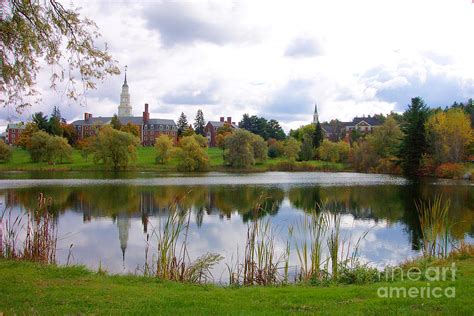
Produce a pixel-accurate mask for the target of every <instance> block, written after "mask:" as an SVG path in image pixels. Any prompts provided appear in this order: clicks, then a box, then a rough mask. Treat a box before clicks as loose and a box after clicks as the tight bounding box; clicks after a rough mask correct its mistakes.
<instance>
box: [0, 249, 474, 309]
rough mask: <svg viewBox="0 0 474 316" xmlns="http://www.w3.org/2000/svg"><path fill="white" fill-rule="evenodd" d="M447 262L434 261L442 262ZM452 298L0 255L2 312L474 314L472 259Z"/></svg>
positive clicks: (463, 264) (461, 270) (464, 263)
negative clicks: (197, 281)
mask: <svg viewBox="0 0 474 316" xmlns="http://www.w3.org/2000/svg"><path fill="white" fill-rule="evenodd" d="M448 264H449V262H447V261H445V262H441V263H438V265H442V266H447V265H448ZM456 266H457V268H458V272H457V279H456V280H455V281H451V279H450V280H449V281H436V282H430V286H431V287H436V286H441V287H452V286H454V287H455V289H456V297H455V298H445V297H443V298H424V299H422V298H379V297H378V296H377V289H378V288H379V287H383V286H392V287H418V288H419V287H426V286H427V281H416V282H415V281H404V282H401V281H397V282H391V283H382V282H380V283H374V284H369V285H344V286H342V285H333V286H328V287H310V286H296V285H293V286H282V287H242V288H228V287H217V286H213V285H207V286H203V285H201V286H200V285H189V284H179V283H173V282H160V281H158V280H156V279H151V278H145V277H136V276H107V275H101V274H97V273H92V272H89V271H87V270H86V269H84V268H81V267H62V268H58V267H55V266H43V265H39V264H34V263H29V262H16V261H7V260H0V293H1V295H0V314H1V313H5V314H36V313H39V314H66V313H67V314H83V313H85V314H118V313H125V314H172V313H173V314H191V313H192V314H240V313H252V314H256V313H259V314H288V313H296V312H304V313H310V314H314V313H323V314H351V315H353V314H374V315H380V314H382V313H384V314H401V315H405V314H421V313H423V314H445V315H461V314H463V315H464V314H465V315H467V314H469V315H472V314H473V313H474V307H473V305H472V301H473V293H474V258H469V259H464V260H459V259H457V260H456Z"/></svg>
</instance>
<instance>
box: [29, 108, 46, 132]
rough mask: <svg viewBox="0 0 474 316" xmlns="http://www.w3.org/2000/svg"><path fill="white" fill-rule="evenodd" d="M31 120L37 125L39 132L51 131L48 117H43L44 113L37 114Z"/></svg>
mask: <svg viewBox="0 0 474 316" xmlns="http://www.w3.org/2000/svg"><path fill="white" fill-rule="evenodd" d="M31 118H32V121H33V123H35V124H36V126H37V127H38V129H39V130H41V131H44V132H48V131H49V126H48V117H47V116H46V115H43V112H36V113H35V114H33V116H32V117H31Z"/></svg>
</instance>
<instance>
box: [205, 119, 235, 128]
mask: <svg viewBox="0 0 474 316" xmlns="http://www.w3.org/2000/svg"><path fill="white" fill-rule="evenodd" d="M207 123H208V124H211V125H212V126H214V127H218V128H219V127H222V126H224V124H226V123H227V122H221V121H209V122H207ZM227 124H229V123H227ZM230 126H231V127H233V128H239V127H238V126H237V125H236V124H230Z"/></svg>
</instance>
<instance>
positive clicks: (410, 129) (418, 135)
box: [399, 97, 429, 176]
mask: <svg viewBox="0 0 474 316" xmlns="http://www.w3.org/2000/svg"><path fill="white" fill-rule="evenodd" d="M428 114H429V110H428V108H427V106H426V105H425V103H424V101H423V99H421V98H420V97H416V98H413V99H411V104H410V105H409V106H408V109H407V110H406V111H405V113H403V124H402V126H401V129H402V132H403V133H404V137H403V139H402V143H401V147H400V152H399V157H400V159H401V160H402V169H403V173H404V174H405V175H407V176H413V175H416V174H417V173H418V168H419V167H420V160H421V157H422V155H423V153H425V152H426V149H427V142H426V134H425V122H426V119H427V118H428Z"/></svg>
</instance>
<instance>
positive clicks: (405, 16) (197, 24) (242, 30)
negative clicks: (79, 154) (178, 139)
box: [0, 0, 474, 131]
mask: <svg viewBox="0 0 474 316" xmlns="http://www.w3.org/2000/svg"><path fill="white" fill-rule="evenodd" d="M74 3H75V4H76V5H80V6H82V9H81V13H82V14H83V15H85V16H87V17H89V18H91V19H93V20H94V21H96V23H97V24H98V26H99V28H100V31H101V33H102V35H103V41H105V42H107V43H108V45H109V48H110V51H111V53H112V55H113V56H114V58H115V59H117V60H118V62H119V65H120V67H121V69H122V70H123V68H124V66H125V65H128V75H127V78H128V84H129V87H130V94H131V102H132V106H133V114H134V115H141V113H142V111H143V105H144V103H149V104H150V112H151V116H152V117H155V118H170V119H174V120H177V118H178V116H179V114H180V113H181V112H182V111H183V112H184V113H185V114H186V115H187V116H188V120H190V121H193V120H194V116H195V114H196V111H197V110H198V109H200V108H201V109H202V110H203V111H204V116H205V119H206V120H218V119H219V117H220V116H232V117H233V120H234V121H239V120H240V119H241V117H242V115H243V114H244V113H249V114H256V115H263V116H265V117H266V118H267V119H271V118H275V119H277V120H279V121H280V122H281V124H282V126H283V127H284V128H285V130H286V131H288V130H289V129H290V128H297V127H298V126H300V125H302V124H307V123H309V122H310V121H311V119H312V112H313V109H314V103H317V104H318V108H319V113H320V118H321V120H330V119H333V118H338V119H340V120H350V119H352V117H354V116H356V115H359V116H361V115H368V114H375V113H389V112H390V111H392V110H393V111H398V112H401V111H403V110H404V109H405V108H406V105H407V104H408V103H409V102H410V98H411V97H415V96H421V97H423V98H424V99H425V101H426V102H427V103H428V104H429V105H430V106H446V105H450V104H452V102H453V101H465V100H467V99H468V98H470V97H474V58H473V56H474V53H473V52H474V40H473V38H474V37H473V31H474V24H473V21H474V4H473V3H472V0H445V1H444V0H429V1H425V0H416V1H414V0H393V1H381V0H373V1H368V0H358V1H355V0H347V1H297V0H296V1H295V0H293V1H256V0H239V1H222V0H218V1H125V0H123V1H119V0H109V1H92V0H89V1H74ZM65 4H67V5H69V4H70V2H69V1H65ZM49 73H50V70H49V69H45V70H44V71H43V72H42V75H41V76H40V78H47V77H48V74H49ZM122 82H123V72H122V75H120V76H116V77H113V78H110V79H109V80H107V81H106V82H104V83H103V84H101V85H98V89H97V90H96V91H94V92H91V93H89V95H88V98H87V106H81V105H78V104H68V101H67V100H66V99H65V97H64V96H63V95H62V94H60V93H59V94H58V93H57V92H53V91H49V90H48V88H47V87H48V82H47V80H42V81H41V82H40V84H39V85H40V89H41V91H43V97H42V99H43V102H42V104H41V105H39V106H35V107H32V108H30V109H28V110H27V111H25V112H24V114H23V116H22V117H18V116H16V117H15V114H14V113H13V111H9V110H8V109H2V110H1V111H0V115H1V116H0V118H1V119H2V120H1V121H0V125H5V124H6V120H7V119H8V118H10V119H12V120H14V121H15V120H19V119H25V118H26V117H28V116H29V115H31V114H32V113H34V112H36V111H40V110H41V111H44V112H46V113H48V114H49V113H51V109H52V107H53V106H54V105H59V106H60V109H61V111H62V114H63V116H64V117H65V118H66V119H67V120H69V121H71V120H73V119H78V118H81V117H82V116H83V113H84V112H85V111H87V112H91V113H93V115H94V116H112V115H113V114H114V113H116V112H117V106H118V104H119V95H120V90H121V85H122Z"/></svg>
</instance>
